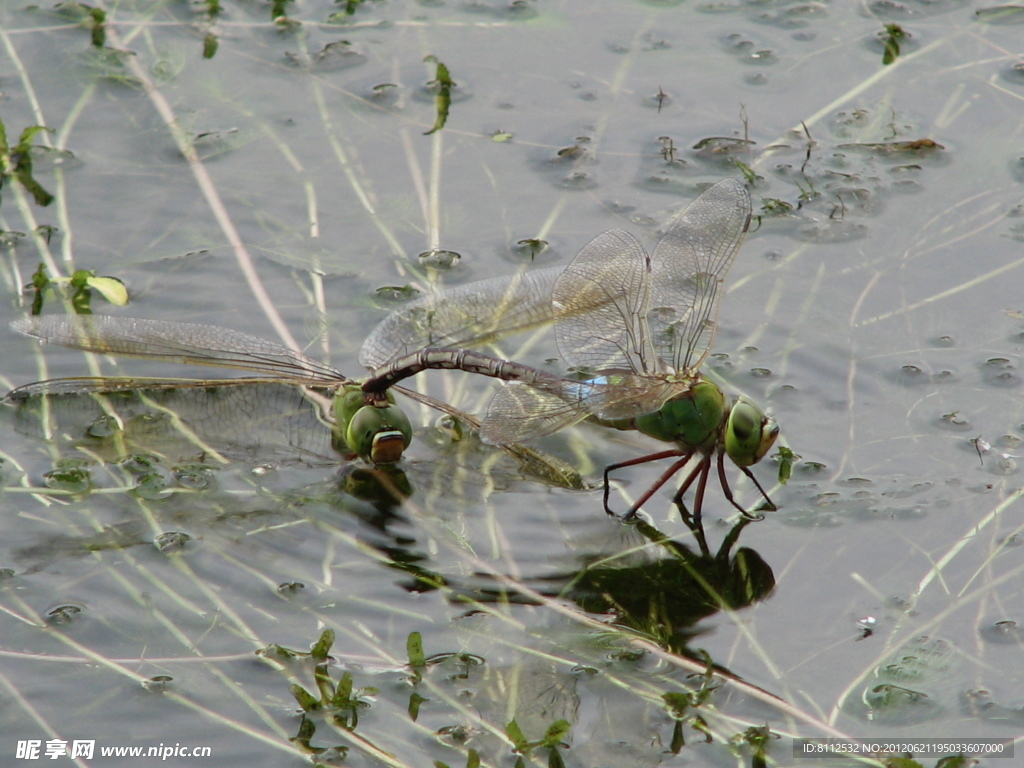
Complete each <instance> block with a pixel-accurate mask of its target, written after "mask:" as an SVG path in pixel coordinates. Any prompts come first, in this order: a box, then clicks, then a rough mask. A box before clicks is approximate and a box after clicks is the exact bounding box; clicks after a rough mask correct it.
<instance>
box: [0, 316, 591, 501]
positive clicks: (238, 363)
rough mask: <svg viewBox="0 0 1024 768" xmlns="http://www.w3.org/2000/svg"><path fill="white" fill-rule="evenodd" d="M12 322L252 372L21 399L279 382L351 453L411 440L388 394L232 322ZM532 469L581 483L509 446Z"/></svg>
mask: <svg viewBox="0 0 1024 768" xmlns="http://www.w3.org/2000/svg"><path fill="white" fill-rule="evenodd" d="M12 327H13V328H14V329H15V330H17V331H20V332H21V333H24V334H27V335H29V336H33V337H35V338H38V339H39V340H41V341H43V342H47V343H53V344H59V345H61V346H64V347H71V348H73V349H81V350H85V351H88V352H96V353H99V354H110V355H119V356H132V357H141V358H146V359H150V360H160V361H164V362H174V363H184V364H199V365H209V366H216V367H220V368H232V369H237V370H242V371H246V372H247V373H251V374H254V377H252V378H243V379H238V378H235V379H217V380H204V381H187V380H186V381H181V380H162V379H138V378H126V377H73V378H65V379H51V380H48V381H41V382H36V383H34V384H28V385H26V386H23V387H19V388H17V389H15V390H13V391H12V392H10V393H9V394H8V395H7V398H6V399H7V400H8V401H18V400H21V399H24V398H27V397H30V396H32V395H48V394H80V393H89V392H94V393H98V392H115V391H126V390H134V389H177V388H184V387H190V388H196V387H202V388H211V387H221V386H235V385H238V384H241V383H255V384H259V383H264V384H265V383H278V384H292V385H297V386H301V387H305V388H307V389H308V390H312V391H314V392H316V391H323V390H325V391H327V392H328V393H329V394H330V395H331V396H332V397H331V400H329V401H325V402H326V404H327V407H326V408H325V410H327V411H331V410H333V414H332V416H333V421H334V423H335V426H334V428H335V430H336V434H338V435H339V436H340V437H341V438H342V440H343V441H344V443H345V445H346V446H347V447H348V449H350V450H351V451H352V452H354V453H355V454H357V455H358V456H360V457H361V458H363V459H364V460H366V461H369V462H372V463H375V464H389V463H393V462H396V461H398V459H399V458H400V457H401V455H402V452H403V451H404V450H405V448H407V447H408V445H409V443H410V441H411V439H412V427H411V425H410V423H409V419H408V417H407V416H406V415H405V413H404V412H403V411H402V409H401V408H400V407H399V406H398V405H396V404H394V402H393V400H388V401H387V402H386V403H384V404H383V407H379V406H367V405H365V404H364V395H363V393H362V390H361V389H360V388H359V384H358V383H357V382H354V381H353V380H352V379H349V378H348V377H346V376H345V375H344V374H342V373H341V372H340V371H338V370H337V369H335V368H333V367H332V366H329V365H326V364H324V363H321V362H319V361H317V360H315V359H313V358H311V357H309V356H307V355H304V354H302V353H301V352H297V351H295V350H292V349H289V348H288V347H285V346H283V345H281V344H277V343H275V342H272V341H267V340H265V339H261V338H259V337H256V336H252V335H250V334H247V333H242V332H240V331H235V330H232V329H230V328H221V327H218V326H213V325H202V324H198V323H178V322H171V321H163V320H143V319H135V318H129V317H119V316H103V315H45V316H37V317H29V318H25V319H22V320H18V321H15V322H14V323H13V324H12ZM400 391H401V392H402V393H403V394H405V395H407V396H408V397H411V398H413V399H415V400H417V401H419V402H421V403H424V404H426V405H429V406H430V407H432V408H435V409H437V410H439V411H441V412H443V413H447V414H449V415H451V416H453V417H454V418H456V419H459V420H461V421H464V422H466V423H468V424H469V425H470V426H473V427H475V426H477V425H478V424H479V422H477V421H476V420H475V419H473V418H472V417H470V416H468V415H466V414H464V413H462V412H461V411H459V410H457V409H456V408H454V407H452V406H449V405H448V404H446V403H443V402H440V401H438V400H435V399H433V398H430V397H427V396H425V395H421V394H419V393H417V392H410V391H407V390H404V389H400ZM507 450H508V451H509V452H510V453H511V454H512V455H513V456H514V457H515V458H516V459H518V460H519V461H520V462H521V463H523V464H524V465H525V466H526V467H528V468H529V469H530V470H531V471H533V472H536V473H538V474H541V475H543V476H544V477H545V478H547V479H551V480H553V481H555V482H561V483H562V484H565V485H570V486H574V487H578V485H579V482H578V480H577V481H576V482H574V481H573V475H574V473H572V472H571V471H567V470H566V469H565V468H563V467H560V466H559V465H558V462H554V461H553V460H550V459H549V457H545V456H544V455H543V454H540V453H538V452H536V451H533V450H531V449H529V448H525V447H523V446H509V447H508V449H507Z"/></svg>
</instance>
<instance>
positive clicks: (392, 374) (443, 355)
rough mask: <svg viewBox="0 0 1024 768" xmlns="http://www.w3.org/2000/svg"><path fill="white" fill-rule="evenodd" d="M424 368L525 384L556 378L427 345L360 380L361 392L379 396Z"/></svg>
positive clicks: (481, 355)
mask: <svg viewBox="0 0 1024 768" xmlns="http://www.w3.org/2000/svg"><path fill="white" fill-rule="evenodd" d="M428 369H438V370H459V371H468V372H469V373H479V374H481V375H483V376H490V377H492V378H495V379H503V380H504V381H523V382H525V383H527V384H532V383H534V382H537V381H542V380H551V381H553V382H558V381H560V379H559V378H558V377H557V376H554V375H553V374H550V373H546V372H544V371H541V370H538V369H536V368H531V367H530V366H528V365H523V364H522V363H516V362H513V361H511V360H503V359H501V358H499V357H492V356H491V355H486V354H484V353H482V352H475V351H473V350H469V349H446V348H434V347H429V348H427V349H421V350H420V351H418V352H414V353H413V354H411V355H405V356H403V357H400V358H398V359H397V360H392V361H391V362H390V363H388V364H387V365H386V366H384V367H382V368H380V369H378V370H377V371H376V373H374V375H373V376H371V377H370V378H369V379H367V380H366V381H365V382H363V392H365V393H366V394H367V396H368V399H375V398H374V397H372V396H376V395H380V394H381V393H383V392H386V391H387V390H388V388H390V387H392V386H394V385H395V384H397V383H398V382H400V381H402V380H403V379H407V378H409V377H410V376H415V375H416V374H417V373H421V372H423V371H425V370H428Z"/></svg>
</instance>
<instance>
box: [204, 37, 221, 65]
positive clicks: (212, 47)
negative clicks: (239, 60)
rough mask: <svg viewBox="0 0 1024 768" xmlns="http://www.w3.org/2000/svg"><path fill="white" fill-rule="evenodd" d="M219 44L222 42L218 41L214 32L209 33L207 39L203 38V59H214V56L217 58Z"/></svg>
mask: <svg viewBox="0 0 1024 768" xmlns="http://www.w3.org/2000/svg"><path fill="white" fill-rule="evenodd" d="M219 44H220V41H219V40H218V39H217V36H216V35H215V34H213V33H212V32H211V33H208V34H207V35H206V37H204V38H203V58H204V59H212V58H213V57H214V56H216V55H217V46H218V45H219Z"/></svg>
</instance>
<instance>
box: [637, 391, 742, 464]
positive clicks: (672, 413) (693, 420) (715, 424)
mask: <svg viewBox="0 0 1024 768" xmlns="http://www.w3.org/2000/svg"><path fill="white" fill-rule="evenodd" d="M728 415H729V411H728V409H727V408H726V405H725V395H723V394H722V390H720V389H719V388H718V387H717V386H716V385H715V384H712V383H711V382H710V381H699V382H697V383H696V384H694V385H693V386H692V387H691V388H690V389H689V391H687V392H686V393H684V394H682V395H680V396H678V397H675V398H672V399H671V400H669V401H668V402H666V403H665V404H664V405H663V406H661V408H660V409H659V410H657V411H655V412H654V413H648V414H644V415H643V416H638V417H637V418H636V419H635V420H634V423H635V425H636V428H637V429H638V430H640V431H641V432H643V433H644V434H645V435H649V436H650V437H653V438H655V439H657V440H662V441H664V442H667V443H679V444H680V445H682V446H685V447H687V448H710V447H712V446H714V445H715V443H716V442H717V441H718V436H719V433H720V432H721V429H722V425H723V423H724V422H725V420H726V419H727V418H728Z"/></svg>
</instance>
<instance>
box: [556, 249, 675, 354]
mask: <svg viewBox="0 0 1024 768" xmlns="http://www.w3.org/2000/svg"><path fill="white" fill-rule="evenodd" d="M649 278H650V258H649V257H648V255H647V252H646V251H645V250H644V249H643V246H641V245H640V243H639V242H637V239H636V238H635V237H633V236H632V235H631V234H629V233H628V232H623V231H622V230H620V229H610V230H608V231H607V232H602V233H601V234H600V235H598V236H597V237H595V238H594V239H593V240H591V241H590V242H589V243H587V245H585V246H584V247H583V250H581V251H580V252H579V253H578V254H577V255H576V257H575V258H574V259H573V260H572V261H571V262H570V263H569V266H567V267H566V268H565V271H564V272H563V273H562V275H561V276H560V277H559V278H558V280H556V281H555V285H554V288H553V289H552V303H553V305H554V314H555V337H556V340H557V341H558V350H559V352H560V353H561V354H562V357H563V358H564V359H565V361H566V362H567V363H569V364H570V365H572V366H575V367H577V368H583V369H586V370H590V371H606V370H611V369H617V370H630V371H635V372H637V373H653V372H654V365H655V360H654V350H653V347H652V346H651V340H650V331H649V329H648V326H647V306H648V300H649V295H650V279H649Z"/></svg>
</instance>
